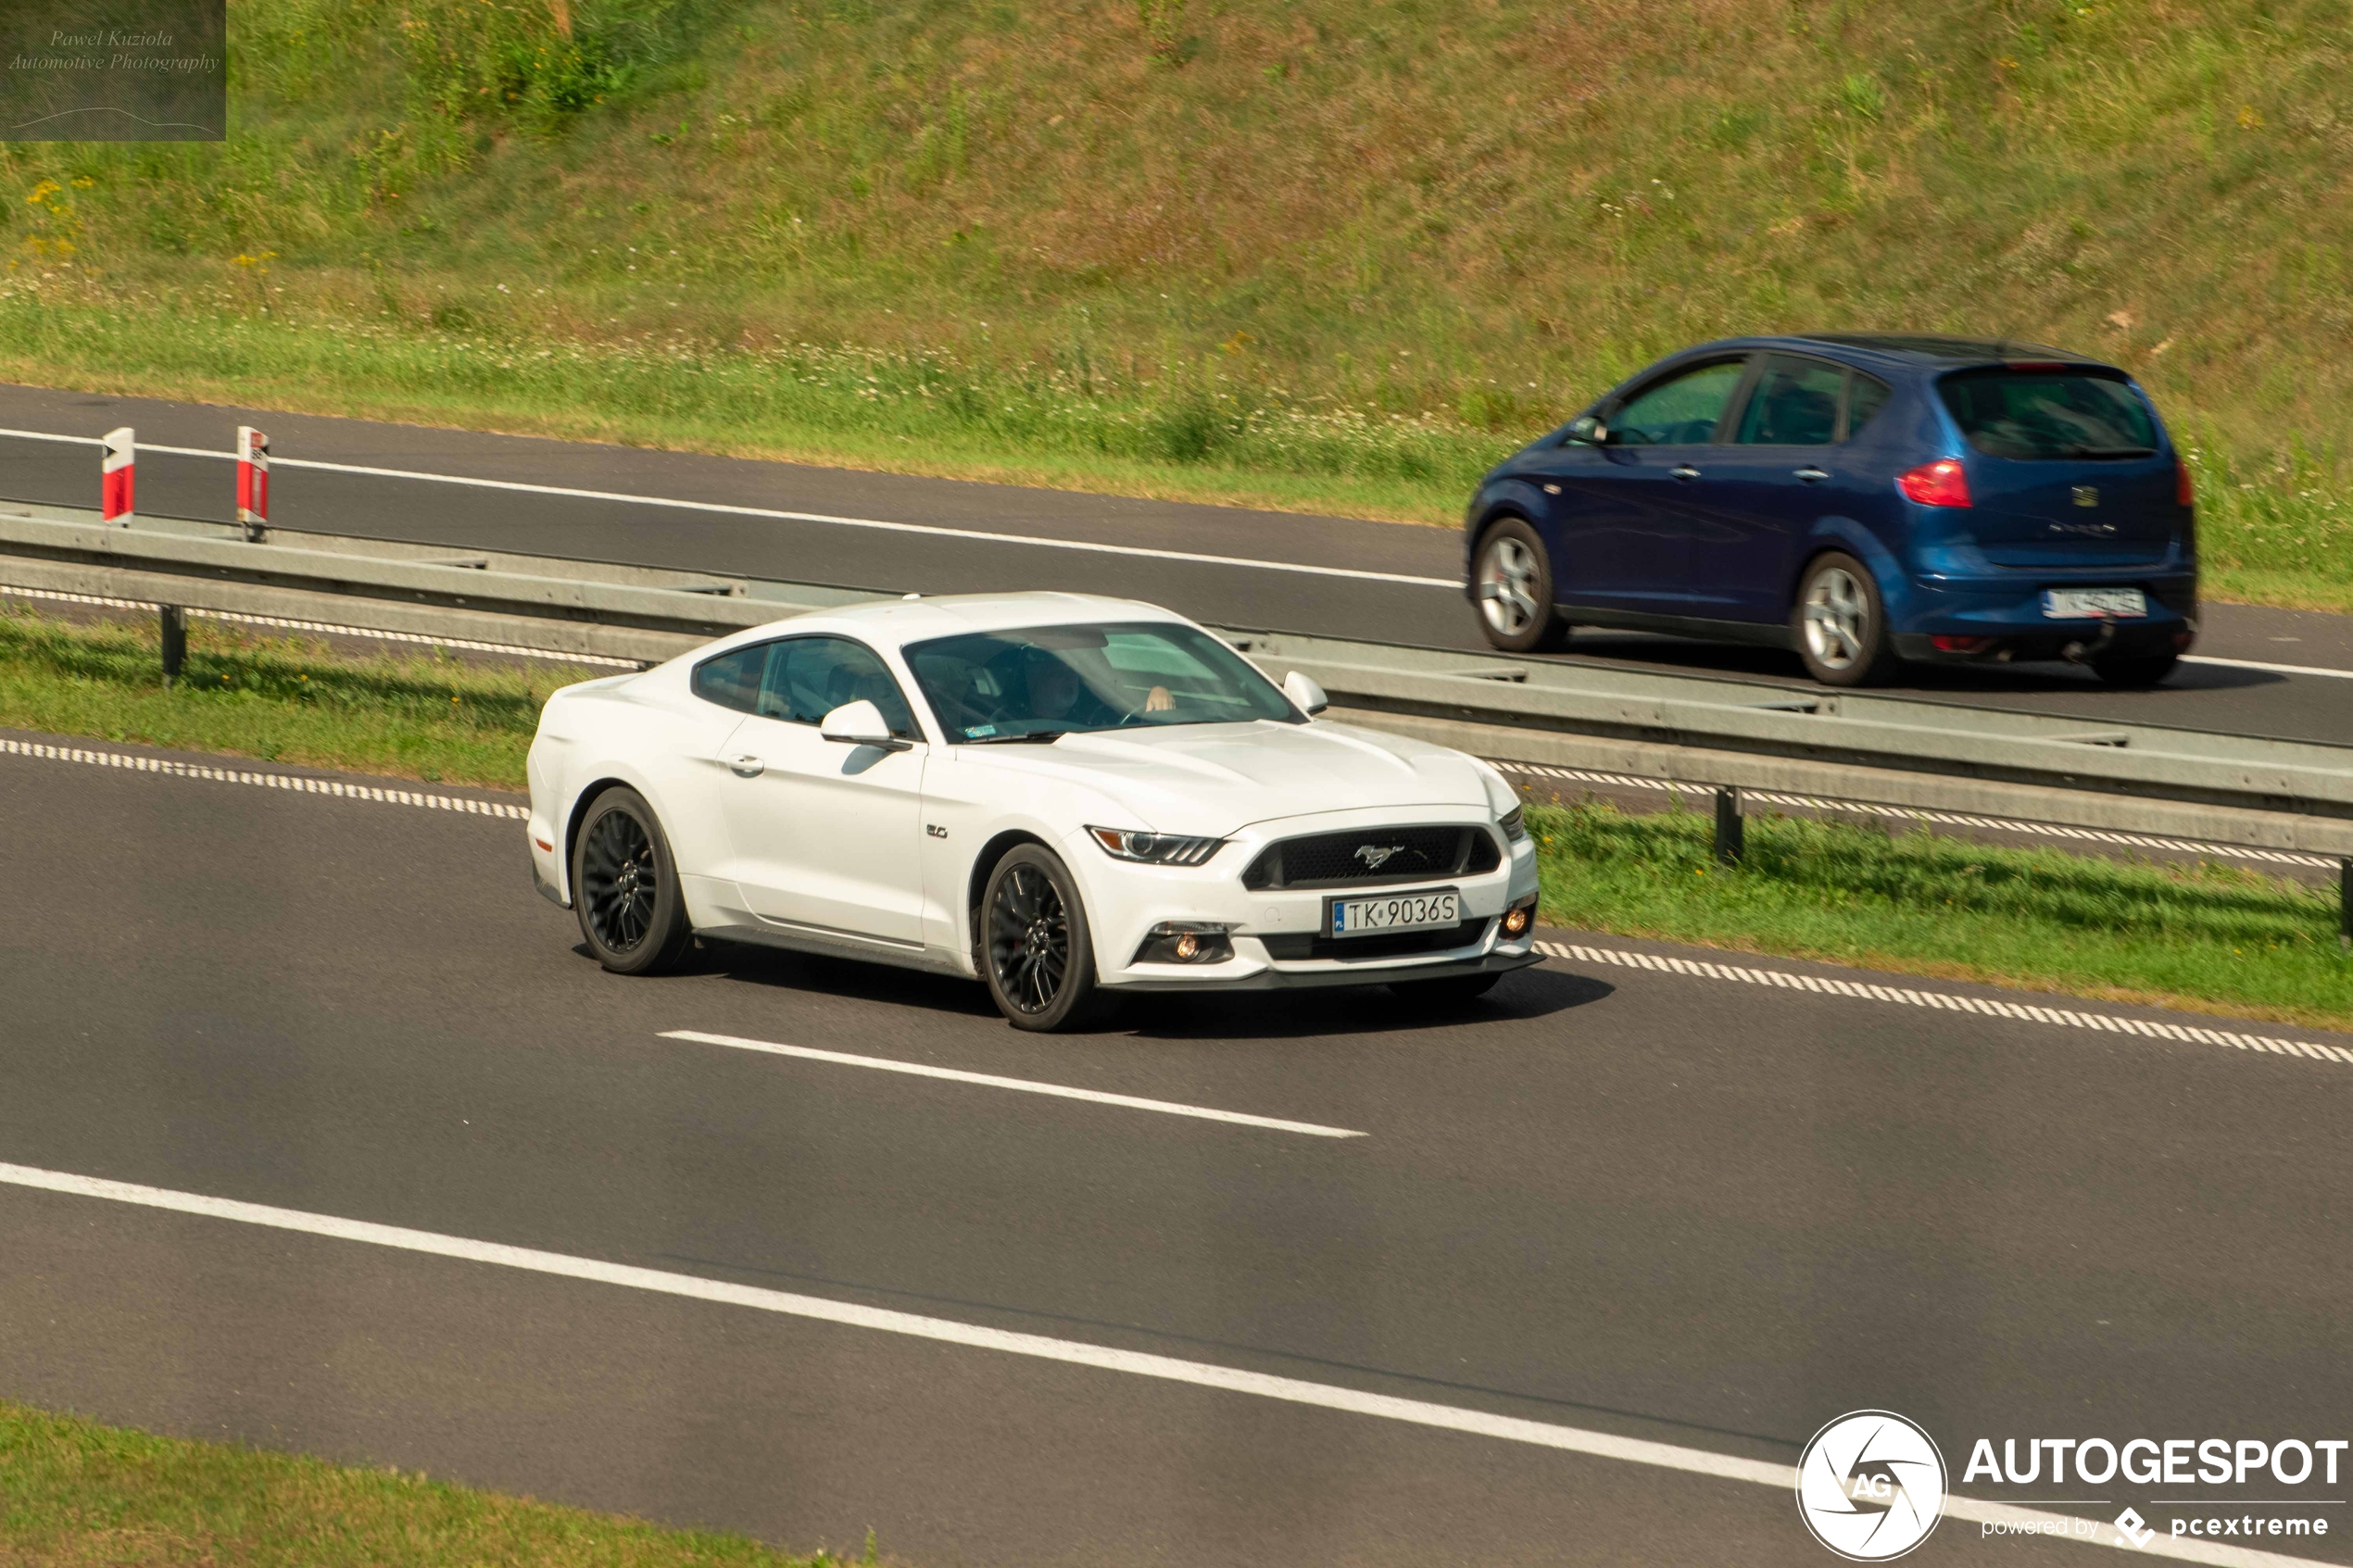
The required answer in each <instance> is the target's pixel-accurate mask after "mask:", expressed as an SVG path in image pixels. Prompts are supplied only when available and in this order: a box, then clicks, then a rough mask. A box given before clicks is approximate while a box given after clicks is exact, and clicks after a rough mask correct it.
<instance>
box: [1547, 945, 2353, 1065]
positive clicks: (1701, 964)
mask: <svg viewBox="0 0 2353 1568" xmlns="http://www.w3.org/2000/svg"><path fill="white" fill-rule="evenodd" d="M1536 950H1537V951H1538V952H1540V953H1542V954H1543V955H1544V956H1545V957H1547V958H1551V959H1562V960H1570V961H1573V962H1577V963H1605V964H1615V965H1617V967H1619V968H1621V969H1647V970H1652V971H1655V972H1659V973H1663V974H1682V975H1690V976H1692V977H1694V978H1698V979H1703V980H1726V981H1732V982H1736V983H1738V984H1740V985H1764V986H1770V987H1774V988H1778V989H1780V990H1784V991H1810V992H1813V993H1815V994H1816V995H1818V996H1831V997H1853V998H1855V999H1857V1000H1861V1001H1872V1002H1894V1003H1895V1004H1896V1005H1898V1006H1900V1007H1914V1008H1931V1009H1937V1010H1943V1011H1946V1012H1971V1013H1976V1014H1978V1015H1980V1016H1981V1017H1985V1018H2007V1019H2015V1020H2018V1021H2019V1022H2026V1023H2046V1024H2050V1025H2053V1026H2055V1027H2057V1028H2064V1029H2091V1030H2098V1031H2105V1032H2106V1033H2108V1034H2111V1035H2142V1036H2144V1037H2146V1038H2149V1039H2157V1040H2174V1041H2179V1042H2182V1043H2183V1044H2187V1045H2200V1046H2225V1047H2231V1048H2232V1049H2234V1050H2243V1051H2247V1050H2251V1051H2268V1052H2271V1054H2273V1055H2276V1056H2294V1057H2309V1058H2311V1059H2312V1060H2315V1061H2328V1062H2339V1063H2345V1064H2353V1050H2347V1048H2345V1047H2342V1046H2324V1045H2319V1044H2316V1043H2314V1042H2312V1041H2309V1040H2290V1039H2284V1038H2281V1037H2279V1036H2275V1035H2247V1034H2242V1033H2240V1032H2239V1031H2237V1030H2233V1029H2209V1028H2205V1027H2201V1026H2199V1025H2196V1024H2188V1023H2162V1022H2156V1021H2154V1020H2151V1019H2145V1018H2126V1017H2123V1016H2121V1015H2119V1014H2115V1013H2100V1012H2088V1011H2085V1010H2082V1009H2079V1008H2062V1007H2044V1006H2041V1005H2038V1004H2036V1003H2032V1002H2007V1001H2001V1000H1998V999H1996V998H1994V997H1969V996H1963V995H1960V994H1958V993H1956V992H1951V991H1921V990H1918V989H1915V988H1913V987H1911V986H1899V985H1876V984H1873V983H1872V982H1869V981H1862V980H1838V979H1833V978H1831V977H1829V976H1826V975H1818V974H1801V973H1797V972H1793V971H1790V970H1779V969H1751V968H1749V967H1747V966H1746V965H1744V964H1728V963H1714V962H1710V961H1708V960H1704V959H1679V958H1671V957H1668V956H1667V955H1665V954H1660V953H1643V952H1637V951H1635V950H1633V949H1631V948H1626V947H1592V946H1589V945H1587V944H1585V943H1582V942H1545V941H1539V942H1538V943H1537V944H1536Z"/></svg>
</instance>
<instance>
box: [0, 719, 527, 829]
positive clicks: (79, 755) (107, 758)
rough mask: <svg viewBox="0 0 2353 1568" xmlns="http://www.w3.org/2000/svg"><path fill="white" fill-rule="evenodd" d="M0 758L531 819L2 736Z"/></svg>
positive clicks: (480, 806) (463, 801) (454, 803)
mask: <svg viewBox="0 0 2353 1568" xmlns="http://www.w3.org/2000/svg"><path fill="white" fill-rule="evenodd" d="M0 757H24V758H31V759H37V760H40V761H44V762H73V763H79V764H82V766H84V767H96V768H120V769H124V770H126V771H130V772H134V773H156V774H159V775H161V776H163V777H166V778H174V779H198V780H202V781H204V782H206V783H208V784H245V785H247V786H249V787H253V788H258V789H283V790H290V791H292V792H293V793H295V794H296V795H323V796H328V797H333V798H334V799H337V800H362V801H367V802H370V803H371V804H374V805H379V806H411V807H416V808H419V809H423V810H428V811H453V812H456V813H457V814H459V816H471V817H495V818H497V819H499V820H500V821H503V822H528V821H530V820H531V810H530V809H529V808H528V807H524V806H510V805H508V804H507V803H505V802H504V801H497V800H475V799H472V798H471V797H466V796H462V795H431V794H427V793H426V792H424V791H423V790H416V789H400V788H396V787H394V786H390V785H384V784H348V783H346V782H345V781H343V780H341V779H321V778H313V777H311V776H310V775H309V774H307V773H268V772H262V771H258V770H255V769H250V768H215V767H210V766H208V765H207V764H204V763H200V762H181V761H176V760H174V759H170V758H168V757H142V756H140V755H138V754H137V753H136V752H129V751H100V750H97V749H95V748H94V747H90V746H51V745H48V744H46V743H45V742H41V741H24V740H16V739H13V738H11V737H9V736H6V735H0Z"/></svg>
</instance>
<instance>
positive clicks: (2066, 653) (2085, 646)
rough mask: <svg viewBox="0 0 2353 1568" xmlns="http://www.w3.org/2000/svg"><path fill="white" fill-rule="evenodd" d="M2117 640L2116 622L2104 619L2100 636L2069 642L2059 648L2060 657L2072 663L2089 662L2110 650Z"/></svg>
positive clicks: (2101, 623)
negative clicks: (2082, 641)
mask: <svg viewBox="0 0 2353 1568" xmlns="http://www.w3.org/2000/svg"><path fill="white" fill-rule="evenodd" d="M2115 642H2116V622H2115V621H2101V622H2100V634H2099V635H2098V636H2096V637H2094V638H2093V639H2092V640H2091V641H2090V642H2088V643H2070V644H2068V645H2067V646H2065V647H2063V648H2061V649H2059V657H2060V658H2061V659H2066V660H2067V661H2068V662H2069V663H2070V664H2089V663H2091V662H2092V660H2094V659H2097V658H2099V657H2100V655H2102V654H2104V653H2106V652H2108V649H2109V648H2110V647H2111V646H2114V644H2115Z"/></svg>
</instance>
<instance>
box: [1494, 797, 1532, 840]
mask: <svg viewBox="0 0 2353 1568" xmlns="http://www.w3.org/2000/svg"><path fill="white" fill-rule="evenodd" d="M1495 825H1496V826H1497V827H1499V828H1502V829H1503V830H1504V837H1505V838H1506V839H1508V840H1510V841H1511V842H1512V843H1514V844H1517V843H1518V842H1519V841H1520V840H1521V839H1523V838H1526V837H1527V836H1528V812H1527V809H1526V808H1525V807H1520V806H1515V807H1513V808H1512V809H1510V810H1508V811H1506V812H1504V814H1503V815H1502V816H1500V817H1498V818H1496V819H1495Z"/></svg>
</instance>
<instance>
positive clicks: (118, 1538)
mask: <svg viewBox="0 0 2353 1568" xmlns="http://www.w3.org/2000/svg"><path fill="white" fill-rule="evenodd" d="M860 1561H862V1562H869V1563H871V1562H873V1561H874V1555H873V1546H872V1542H871V1539H870V1540H869V1543H868V1546H867V1549H866V1553H865V1555H864V1557H863V1558H862V1559H845V1558H839V1557H835V1556H832V1555H830V1554H827V1553H823V1552H821V1553H819V1554H818V1555H817V1556H815V1557H790V1556H787V1555H786V1554H785V1553H783V1552H779V1551H774V1550H771V1549H768V1548H766V1547H763V1546H761V1545H760V1544H759V1543H758V1542H756V1541H751V1540H748V1539H746V1538H744V1537H740V1536H722V1535H714V1534H709V1533H705V1532H701V1531H685V1530H664V1529H660V1528H657V1527H656V1526H654V1525H651V1524H644V1523H642V1522H640V1521H637V1520H634V1519H621V1518H616V1517H613V1516H612V1515H610V1514H602V1513H591V1512H588V1511H586V1510H585V1509H577V1508H559V1507H556V1506H553V1505H551V1504H547V1503H541V1502H534V1501H532V1500H530V1499H524V1498H511V1497H503V1496H500V1495H498V1494H497V1493H494V1492H484V1491H476V1490H474V1489H472V1488H471V1487H466V1486H454V1485H451V1484H450V1483H448V1482H446V1481H434V1480H429V1479H427V1478H426V1477H425V1476H423V1475H422V1474H402V1473H401V1472H399V1471H396V1470H359V1469H354V1468H351V1467H348V1466H345V1465H337V1464H330V1463H327V1462H326V1461H323V1460H316V1459H306V1458H301V1457H298V1456H296V1455H290V1454H278V1453H266V1452H260V1451H257V1450H255V1449H245V1448H237V1447H233V1446H231V1445H228V1444H221V1443H195V1442H188V1441H185V1440H183V1439H180V1438H172V1437H157V1436H149V1435H147V1434H145V1433H143V1432H132V1431H126V1430H124V1429H122V1428H120V1427H113V1426H102V1425H100V1424H97V1423H95V1422H92V1421H85V1420H82V1419H80V1418H78V1417H74V1416H67V1415H57V1414H53V1413H50V1412H48V1411H38V1410H34V1409H31V1408H30V1407H28V1406H24V1405H18V1404H10V1403H6V1402H5V1401H0V1568H35V1565H38V1568H182V1565H189V1568H194V1565H205V1568H209V1565H211V1564H216V1563H235V1564H237V1565H239V1568H484V1565H488V1564H502V1565H503V1564H516V1565H521V1564H530V1565H531V1568H688V1565H689V1564H692V1565H695V1568H841V1565H844V1564H847V1563H849V1562H860Z"/></svg>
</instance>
